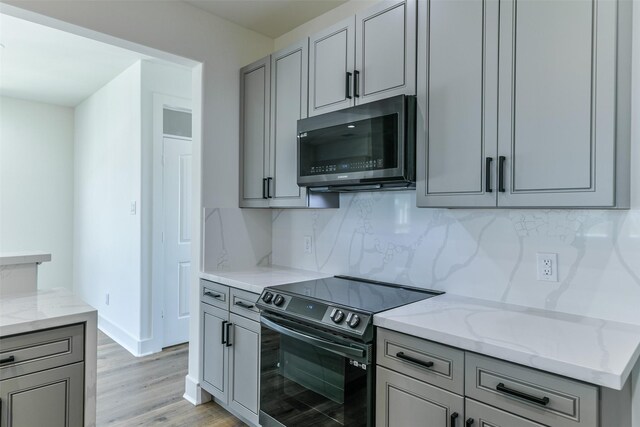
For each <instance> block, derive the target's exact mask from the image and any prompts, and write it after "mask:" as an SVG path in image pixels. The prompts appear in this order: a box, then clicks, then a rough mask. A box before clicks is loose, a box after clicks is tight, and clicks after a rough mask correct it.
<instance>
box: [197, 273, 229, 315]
mask: <svg viewBox="0 0 640 427" xmlns="http://www.w3.org/2000/svg"><path fill="white" fill-rule="evenodd" d="M200 301H202V302H205V303H207V304H211V305H214V306H216V307H220V308H221V309H223V310H229V287H228V286H225V285H221V284H220V283H216V282H210V281H209V280H204V279H200Z"/></svg>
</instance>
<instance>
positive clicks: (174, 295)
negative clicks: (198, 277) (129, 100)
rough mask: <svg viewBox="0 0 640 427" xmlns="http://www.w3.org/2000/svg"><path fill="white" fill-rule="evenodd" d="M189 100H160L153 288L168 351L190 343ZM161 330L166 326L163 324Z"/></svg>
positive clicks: (156, 110) (156, 113)
mask: <svg viewBox="0 0 640 427" xmlns="http://www.w3.org/2000/svg"><path fill="white" fill-rule="evenodd" d="M190 108H191V105H190V101H189V100H185V99H181V98H176V97H170V96H167V95H161V94H156V95H155V96H154V129H155V132H154V151H156V152H158V153H159V155H156V156H154V158H155V161H154V163H155V165H154V170H155V177H154V196H155V197H154V212H155V213H157V215H154V235H156V236H158V235H159V236H160V239H159V241H157V242H156V243H157V244H155V245H154V249H153V250H154V252H155V253H156V255H155V256H154V268H153V271H154V277H153V289H154V292H157V293H158V294H159V295H161V298H157V299H155V301H156V304H157V306H156V307H154V308H155V310H154V312H156V313H159V315H160V319H159V320H160V322H161V329H162V342H161V346H162V347H163V348H165V347H169V346H173V345H176V344H182V343H185V342H188V341H189V318H190V312H189V294H190V292H189V289H190V281H191V272H192V271H191V267H192V264H191V240H192V236H191V223H192V221H191V219H192V217H193V215H192V204H193V197H192V145H193V144H192V128H191V125H192V117H191V109H190ZM159 326H160V325H159Z"/></svg>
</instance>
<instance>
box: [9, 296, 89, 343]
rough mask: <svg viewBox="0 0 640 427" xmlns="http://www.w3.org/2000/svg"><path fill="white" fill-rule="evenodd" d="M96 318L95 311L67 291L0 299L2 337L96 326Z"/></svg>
mask: <svg viewBox="0 0 640 427" xmlns="http://www.w3.org/2000/svg"><path fill="white" fill-rule="evenodd" d="M96 316H97V312H96V310H95V308H93V307H91V306H90V305H88V304H86V303H85V302H84V301H82V300H81V299H80V298H78V297H76V296H75V295H73V294H72V293H71V292H69V291H68V290H67V289H64V288H56V289H50V290H39V291H35V292H22V293H15V294H10V295H3V296H2V298H0V336H3V337H4V336H7V335H14V334H21V333H24V332H31V331H36V330H38V329H46V328H51V327H56V326H62V325H70V324H72V323H80V322H86V321H87V320H89V319H91V320H93V321H94V322H95V319H96Z"/></svg>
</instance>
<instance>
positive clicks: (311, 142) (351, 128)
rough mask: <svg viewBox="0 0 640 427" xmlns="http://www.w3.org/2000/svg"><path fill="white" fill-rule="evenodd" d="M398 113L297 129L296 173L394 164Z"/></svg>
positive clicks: (339, 170)
mask: <svg viewBox="0 0 640 427" xmlns="http://www.w3.org/2000/svg"><path fill="white" fill-rule="evenodd" d="M398 117H399V116H398V114H389V115H386V116H380V117H374V118H371V119H366V120H360V121H355V122H352V123H348V124H341V125H337V126H332V127H328V128H323V129H318V130H311V131H308V132H304V133H301V134H300V135H298V136H299V138H300V176H314V175H324V174H334V173H349V172H361V171H368V170H378V169H394V168H397V167H398V143H399V142H398Z"/></svg>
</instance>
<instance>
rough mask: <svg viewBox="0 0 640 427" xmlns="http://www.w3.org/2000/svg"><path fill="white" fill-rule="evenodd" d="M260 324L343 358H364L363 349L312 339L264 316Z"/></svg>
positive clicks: (261, 317)
mask: <svg viewBox="0 0 640 427" xmlns="http://www.w3.org/2000/svg"><path fill="white" fill-rule="evenodd" d="M260 323H262V324H263V325H265V326H266V327H267V328H269V329H273V330H274V331H276V332H279V333H281V334H282V335H286V336H288V337H291V338H295V339H297V340H300V341H302V342H306V343H307V344H311V345H314V346H316V347H320V348H322V349H324V350H327V351H330V352H332V353H335V354H337V355H340V356H343V357H364V350H363V349H361V348H353V347H349V346H346V345H342V344H337V343H334V342H331V341H327V340H323V339H320V338H316V337H312V336H310V335H307V334H303V333H302V332H298V331H295V330H293V329H289V328H286V327H284V326H282V325H279V324H277V323H276V322H274V321H272V320H269V319H266V318H265V317H264V316H260Z"/></svg>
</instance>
